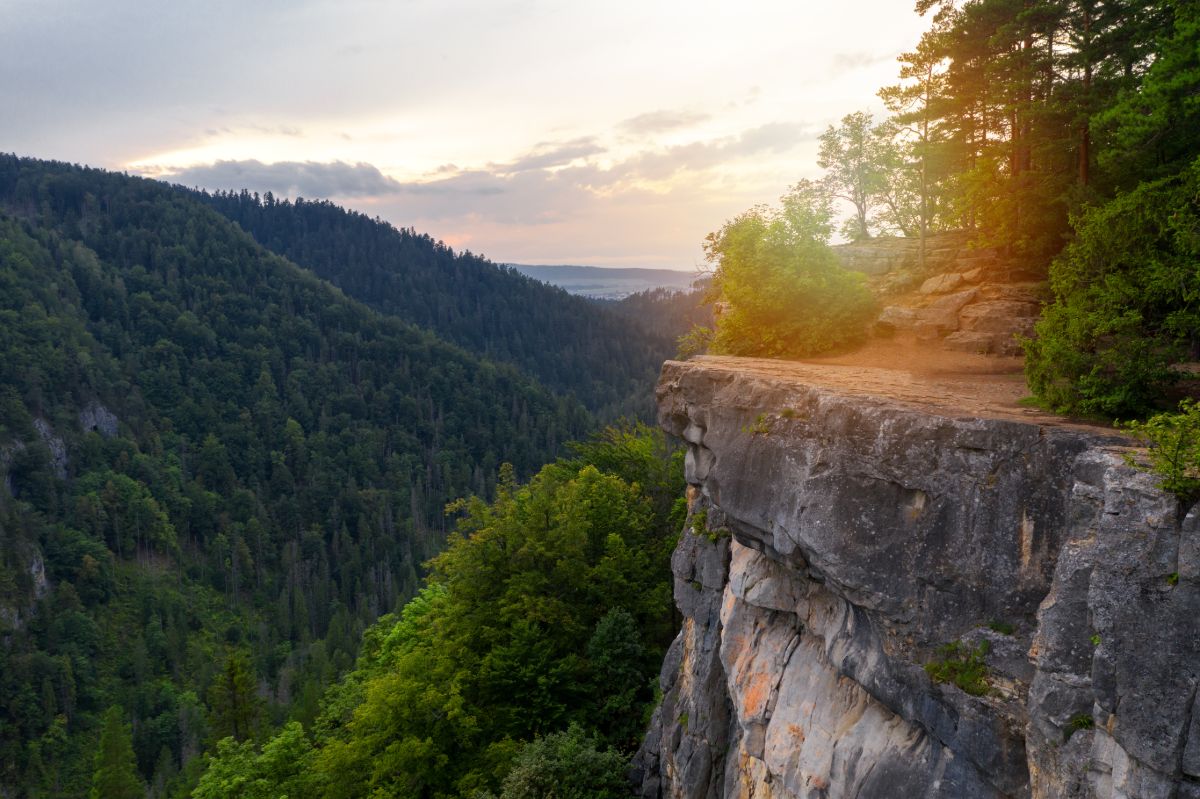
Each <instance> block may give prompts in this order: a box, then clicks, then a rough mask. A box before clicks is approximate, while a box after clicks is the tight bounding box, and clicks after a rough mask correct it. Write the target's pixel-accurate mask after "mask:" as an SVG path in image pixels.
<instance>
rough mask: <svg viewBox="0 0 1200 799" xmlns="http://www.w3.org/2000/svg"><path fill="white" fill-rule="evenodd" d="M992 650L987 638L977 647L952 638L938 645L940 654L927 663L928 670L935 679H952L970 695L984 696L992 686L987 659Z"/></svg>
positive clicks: (944, 681) (943, 680)
mask: <svg viewBox="0 0 1200 799" xmlns="http://www.w3.org/2000/svg"><path fill="white" fill-rule="evenodd" d="M989 651H991V646H990V645H989V644H988V642H987V641H980V642H979V645H978V646H977V647H975V648H974V649H972V648H970V647H968V646H965V645H964V644H962V643H960V642H958V641H951V642H950V643H948V644H944V645H942V646H940V647H938V650H937V658H936V659H935V660H932V661H930V662H929V663H926V664H925V673H926V674H928V675H929V678H930V679H931V680H933V681H934V682H942V683H952V684H954V685H956V686H958V688H959V689H960V690H962V691H965V692H967V693H968V694H970V695H971V696H983V695H984V694H986V693H987V692H988V691H989V690H991V686H989V685H988V682H987V676H988V667H987V663H986V661H985V660H984V658H985V657H986V656H987V653H988V652H989Z"/></svg>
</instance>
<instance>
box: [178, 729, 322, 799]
mask: <svg viewBox="0 0 1200 799" xmlns="http://www.w3.org/2000/svg"><path fill="white" fill-rule="evenodd" d="M312 756H313V752H312V744H311V743H310V742H309V740H308V739H307V738H306V737H305V735H304V729H303V727H302V726H301V725H300V724H299V723H298V722H290V723H288V724H286V725H284V727H283V729H281V730H280V731H279V733H278V734H276V735H275V736H273V737H272V738H270V740H268V741H267V742H266V743H264V744H263V745H262V748H261V750H256V747H255V745H254V743H253V742H251V741H243V742H240V743H239V742H238V741H237V740H235V739H234V738H224V739H222V740H221V741H220V742H219V743H218V744H217V747H216V751H215V752H214V753H213V754H212V756H211V757H210V758H209V759H208V762H207V764H206V767H205V770H204V773H203V774H202V775H201V777H200V780H199V783H198V784H197V785H196V788H195V789H194V790H193V791H192V793H191V796H192V799H277V798H278V797H287V799H304V798H305V797H312V798H313V799H316V798H317V797H319V796H320V793H319V792H318V791H317V789H316V787H315V786H314V784H313V782H312V781H311V780H312V777H311V774H310V772H309V769H310V767H311V760H312Z"/></svg>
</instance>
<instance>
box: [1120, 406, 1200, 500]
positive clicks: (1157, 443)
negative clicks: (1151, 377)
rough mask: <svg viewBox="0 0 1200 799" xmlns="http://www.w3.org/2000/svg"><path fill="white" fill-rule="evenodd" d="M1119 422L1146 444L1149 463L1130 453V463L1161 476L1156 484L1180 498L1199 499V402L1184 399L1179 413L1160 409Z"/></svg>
mask: <svg viewBox="0 0 1200 799" xmlns="http://www.w3.org/2000/svg"><path fill="white" fill-rule="evenodd" d="M1122 426H1123V427H1124V428H1125V429H1126V430H1128V431H1129V432H1131V433H1133V434H1134V435H1135V436H1137V437H1138V438H1140V439H1142V440H1143V441H1145V442H1146V443H1148V444H1150V451H1149V452H1148V453H1147V455H1148V457H1149V463H1148V464H1144V463H1142V462H1139V461H1138V460H1136V459H1135V458H1132V457H1130V458H1128V459H1127V460H1128V462H1129V463H1130V464H1131V465H1133V466H1136V467H1137V468H1139V469H1143V470H1144V471H1149V472H1153V473H1154V474H1157V475H1158V476H1159V477H1161V478H1162V480H1161V481H1160V482H1159V484H1158V486H1159V488H1161V489H1162V490H1163V491H1169V492H1170V493H1172V494H1174V495H1175V496H1176V497H1178V498H1179V501H1180V502H1183V503H1185V504H1191V503H1193V502H1195V501H1196V500H1197V499H1200V403H1197V402H1194V401H1191V400H1184V401H1183V402H1182V403H1180V405H1179V413H1160V414H1157V415H1156V416H1153V417H1151V418H1150V419H1149V420H1147V421H1145V422H1128V423H1126V424H1124V425H1122Z"/></svg>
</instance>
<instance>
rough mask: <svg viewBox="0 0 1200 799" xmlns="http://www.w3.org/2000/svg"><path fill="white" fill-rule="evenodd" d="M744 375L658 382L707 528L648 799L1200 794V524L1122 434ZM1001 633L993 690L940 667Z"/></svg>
mask: <svg viewBox="0 0 1200 799" xmlns="http://www.w3.org/2000/svg"><path fill="white" fill-rule="evenodd" d="M748 363H749V364H750V365H748V366H747V368H746V369H745V370H739V369H735V368H730V366H729V364H728V363H724V364H721V365H716V364H713V363H709V364H706V363H705V362H704V361H698V362H689V363H675V362H669V363H668V364H667V365H666V366H665V367H664V370H663V375H662V378H661V380H660V383H659V388H658V397H659V418H660V422H661V423H662V425H663V427H664V428H665V429H666V430H668V431H669V432H671V433H673V434H675V435H677V436H680V437H681V438H683V439H684V440H685V441H686V442H687V445H688V454H687V478H688V482H689V484H690V488H689V500H690V504H691V507H692V511H693V512H692V516H691V519H690V521H689V527H688V530H686V531H685V532H684V534H683V536H682V538H681V541H680V544H679V547H678V549H677V551H676V553H675V557H674V559H673V563H672V568H673V570H674V573H675V578H676V579H675V596H676V602H677V604H678V606H679V608H680V610H681V612H682V613H683V616H684V624H683V629H682V630H681V632H680V634H679V637H678V638H677V639H676V641H675V644H674V645H673V646H672V648H671V651H670V653H669V655H668V657H667V659H666V662H665V663H664V666H663V671H662V689H663V694H664V698H663V702H662V704H661V706H660V707H659V708H658V710H657V712H656V713H655V716H654V720H653V722H652V727H651V730H650V732H649V734H648V736H647V739H646V743H645V744H644V746H643V748H642V751H640V752H639V753H638V756H637V758H636V760H635V772H636V775H637V777H638V778H639V779H640V780H641V784H642V793H643V795H644V796H647V797H658V796H663V797H756V798H761V797H830V798H831V799H832V798H833V797H1025V796H1034V797H1084V796H1089V797H1090V796H1095V797H1164V799H1165V798H1166V797H1193V796H1194V797H1200V714H1197V713H1196V712H1195V708H1194V706H1195V704H1196V693H1197V691H1196V687H1197V684H1198V683H1200V592H1198V591H1197V584H1198V583H1197V580H1198V578H1200V529H1197V528H1198V527H1200V524H1198V522H1197V518H1196V513H1195V512H1193V513H1192V514H1190V515H1186V516H1185V515H1183V514H1182V512H1181V510H1180V509H1179V507H1178V505H1177V503H1176V501H1175V500H1174V498H1173V497H1170V496H1167V495H1164V494H1163V493H1162V492H1160V491H1158V490H1157V489H1156V488H1155V487H1154V481H1153V479H1152V478H1150V477H1148V476H1147V475H1144V474H1141V473H1139V472H1136V471H1134V470H1132V469H1131V468H1129V467H1128V466H1126V465H1125V463H1124V461H1123V459H1122V457H1121V452H1120V449H1121V446H1122V445H1123V444H1124V443H1125V442H1124V441H1123V440H1122V439H1119V438H1115V437H1113V436H1111V435H1108V434H1106V433H1104V432H1103V431H1098V430H1089V429H1085V428H1074V427H1069V426H1047V425H1045V424H1039V423H1038V422H1037V421H1022V420H1020V419H1017V418H979V417H978V416H966V415H964V416H961V417H959V416H956V415H955V414H954V413H953V411H952V410H951V409H947V408H946V407H944V406H943V407H939V408H934V407H922V406H919V405H915V404H912V403H908V402H903V401H900V400H891V399H887V398H884V397H866V396H863V395H862V394H861V393H851V392H849V391H846V390H844V389H839V388H834V387H831V386H826V387H822V385H820V381H819V380H811V379H810V380H808V381H807V382H799V381H797V380H794V379H788V378H786V377H784V376H780V375H778V374H770V373H768V372H765V371H756V370H755V368H754V366H753V362H748ZM832 382H833V381H831V383H832ZM701 511H703V513H701ZM990 627H995V628H997V629H999V630H1003V631H1004V632H999V631H997V630H994V629H990ZM1009 630H1011V634H1009V632H1008V631H1009ZM985 640H986V641H987V642H988V643H989V645H990V649H989V651H988V652H987V655H986V661H987V667H988V670H987V678H986V679H987V683H988V691H987V692H986V693H985V694H984V695H982V696H975V695H971V694H968V693H966V692H964V691H963V690H961V689H959V688H958V687H956V686H954V685H953V684H949V683H934V682H932V681H931V680H930V678H929V676H928V675H927V674H926V671H925V669H924V664H926V663H929V662H931V661H934V660H937V659H939V658H944V657H945V655H944V653H942V654H939V651H938V650H939V648H940V647H942V646H943V645H945V644H947V643H950V642H960V643H961V644H962V646H963V648H964V649H970V650H976V649H977V648H978V646H979V644H980V642H982V641H985Z"/></svg>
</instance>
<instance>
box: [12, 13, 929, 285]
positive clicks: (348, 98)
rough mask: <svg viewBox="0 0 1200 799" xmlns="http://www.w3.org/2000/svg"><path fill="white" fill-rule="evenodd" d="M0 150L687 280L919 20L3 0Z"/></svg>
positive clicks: (891, 66) (795, 173)
mask: <svg viewBox="0 0 1200 799" xmlns="http://www.w3.org/2000/svg"><path fill="white" fill-rule="evenodd" d="M0 14H3V17H4V20H5V22H4V24H3V25H2V26H0V75H3V76H4V79H3V80H0V109H3V112H2V113H0V151H7V152H15V153H17V154H19V155H29V156H36V157H39V158H53V159H58V160H65V161H71V162H75V163H84V164H89V165H92V166H99V167H105V168H108V169H115V170H122V171H127V172H130V173H131V174H142V175H147V176H151V177H157V178H161V179H164V180H169V181H171V182H174V183H182V184H184V185H188V186H199V187H203V188H207V189H213V190H215V189H242V188H247V189H250V190H251V191H258V192H260V193H262V192H266V191H271V192H273V193H275V194H276V195H277V196H286V197H296V196H302V197H305V198H306V199H330V200H333V201H334V202H337V203H338V204H341V205H345V206H348V207H351V208H355V209H357V210H360V211H363V212H364V213H367V214H369V215H371V216H380V217H382V218H384V219H386V220H388V221H389V222H392V223H393V224H395V225H397V226H400V227H413V228H415V229H417V230H418V231H420V232H425V233H429V234H430V235H432V236H434V237H435V238H439V239H442V240H444V241H446V242H447V243H448V244H450V245H452V246H453V247H455V248H456V249H469V250H471V251H473V252H476V253H479V254H482V255H486V256H487V257H489V258H491V259H492V260H494V261H498V262H517V263H530V264H538V263H541V264H565V263H571V264H592V265H597V266H645V267H658V268H673V269H684V270H691V269H695V268H696V267H697V266H699V265H701V264H702V263H703V249H702V244H703V240H704V237H705V235H706V234H708V233H709V232H711V231H714V230H717V229H719V228H720V227H721V225H722V224H723V223H724V222H725V221H726V220H728V219H730V218H732V217H734V216H735V215H737V214H738V213H740V212H741V211H744V210H746V209H747V208H749V207H751V206H753V205H756V204H759V203H771V202H773V201H775V200H776V199H777V198H778V197H779V196H780V195H782V194H783V193H784V192H785V191H786V190H787V187H788V186H789V185H790V184H792V183H794V182H795V181H796V180H798V179H800V178H805V177H808V178H813V177H819V176H820V170H819V169H818V168H817V166H816V151H817V141H816V140H817V137H818V136H819V135H820V133H821V132H822V131H823V130H824V129H825V128H826V126H828V125H829V124H831V123H835V122H836V121H837V120H838V119H840V118H841V117H842V116H843V115H845V114H848V113H851V112H853V111H857V110H870V111H873V112H874V113H875V114H876V116H877V118H881V117H882V115H883V109H882V106H881V105H880V103H879V101H878V99H877V98H876V97H875V92H876V91H877V90H878V89H879V88H880V87H881V86H884V85H887V84H889V83H894V82H895V80H896V73H897V64H896V56H898V55H899V54H900V53H901V52H903V51H904V50H906V49H911V48H912V46H913V45H914V44H915V43H916V41H917V39H918V38H919V36H920V33H921V31H922V30H923V29H924V27H925V23H926V21H925V20H922V19H921V18H920V17H919V16H918V15H917V14H916V13H915V12H914V11H913V10H912V4H911V2H908V0H858V1H855V0H844V1H843V2H820V3H818V2H811V0H779V1H778V2H777V1H775V0H772V1H771V2H767V1H766V0H741V1H740V2H719V3H718V2H703V0H691V2H674V1H673V0H671V1H668V0H640V2H639V1H637V0H604V2H599V1H598V0H592V1H591V2H584V1H583V0H490V1H487V2H484V1H483V0H476V1H475V2H467V1H466V0H337V2H324V1H322V2H317V1H316V0H292V1H291V2H284V1H283V0H239V1H238V2H227V0H203V1H200V0H170V2H163V0H0Z"/></svg>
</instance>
